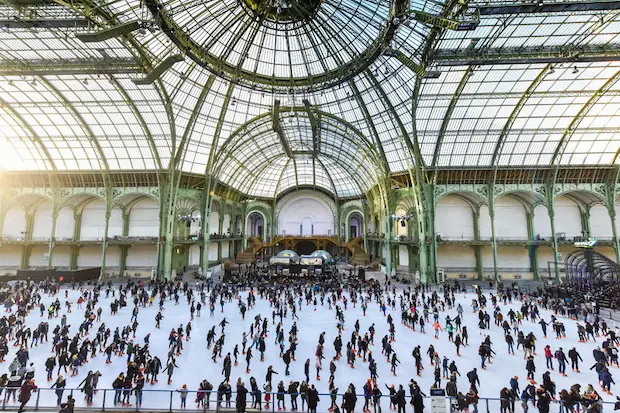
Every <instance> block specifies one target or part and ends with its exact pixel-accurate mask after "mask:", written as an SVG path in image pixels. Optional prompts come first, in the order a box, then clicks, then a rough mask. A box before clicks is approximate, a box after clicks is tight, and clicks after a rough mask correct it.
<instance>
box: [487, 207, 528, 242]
mask: <svg viewBox="0 0 620 413" xmlns="http://www.w3.org/2000/svg"><path fill="white" fill-rule="evenodd" d="M495 236H496V237H497V238H510V239H519V238H524V239H527V238H528V233H527V216H526V214H525V208H523V205H522V204H521V203H520V202H519V201H517V200H516V199H514V198H512V197H510V196H503V197H501V198H499V199H498V200H496V201H495Z"/></svg>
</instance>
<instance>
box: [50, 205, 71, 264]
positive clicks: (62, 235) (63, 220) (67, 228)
mask: <svg viewBox="0 0 620 413" xmlns="http://www.w3.org/2000/svg"><path fill="white" fill-rule="evenodd" d="M73 229H74V219H73V210H72V209H71V208H62V209H61V210H60V211H58V217H57V218H56V232H55V235H54V237H55V238H56V239H73ZM54 254H56V252H54ZM54 265H56V258H54ZM67 265H68V264H67Z"/></svg>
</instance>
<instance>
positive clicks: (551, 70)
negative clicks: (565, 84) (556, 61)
mask: <svg viewBox="0 0 620 413" xmlns="http://www.w3.org/2000/svg"><path fill="white" fill-rule="evenodd" d="M554 73H555V69H554V68H553V66H551V67H550V68H549V74H550V75H552V74H554Z"/></svg>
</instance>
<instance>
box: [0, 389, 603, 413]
mask: <svg viewBox="0 0 620 413" xmlns="http://www.w3.org/2000/svg"><path fill="white" fill-rule="evenodd" d="M231 385H234V383H233V384H231ZM0 391H1V393H0V397H1V401H2V410H9V411H10V410H17V409H18V408H19V406H20V404H21V403H20V402H19V401H18V399H19V393H20V388H19V387H16V388H6V387H5V388H1V389H0ZM382 391H384V392H386V393H387V389H383V390H382ZM406 391H407V394H408V393H409V392H408V389H407V388H406ZM69 395H71V396H72V397H73V398H74V400H75V406H74V408H75V410H83V411H84V410H88V411H106V410H110V411H153V412H180V411H194V412H200V411H202V412H220V411H222V412H229V411H235V410H236V392H235V391H233V392H230V393H228V395H229V397H227V394H226V393H220V394H218V392H217V391H216V390H211V391H202V390H200V391H196V390H187V391H186V390H184V389H183V390H182V389H173V390H150V389H142V390H141V391H136V389H131V390H124V389H98V390H96V391H95V392H94V394H93V395H92V400H91V401H90V402H89V401H87V399H86V395H85V394H84V392H83V391H82V389H69V388H65V389H51V388H39V389H37V391H36V392H33V393H32V395H31V397H30V400H29V401H28V403H26V405H25V409H26V410H29V411H32V410H34V411H50V410H54V411H56V410H58V409H59V407H58V406H59V404H58V403H57V402H58V401H59V400H60V402H62V403H64V402H66V401H67V398H68V396H69ZM267 395H269V399H270V400H269V401H267V397H266V396H267ZM278 395H280V394H279V393H277V392H269V393H268V392H264V391H263V392H261V394H260V400H259V402H258V404H259V405H260V406H261V408H260V409H261V410H262V411H265V412H275V411H276V410H277V411H279V412H292V411H302V405H303V406H304V408H305V409H306V410H307V408H308V405H307V402H305V401H304V402H303V404H302V397H301V394H299V397H297V406H298V407H297V409H296V410H292V407H293V406H292V405H291V396H290V395H289V394H284V403H283V406H284V407H283V408H282V409H280V408H279V405H278V400H277V399H278ZM183 396H184V397H183ZM356 396H357V402H356V405H355V408H356V409H359V408H361V407H362V406H364V405H365V397H364V395H363V394H356ZM183 398H185V406H184V405H183ZM199 399H200V400H201V402H200V403H198V400H199ZM410 399H411V398H410V397H409V396H408V395H407V397H406V407H405V409H406V410H407V411H411V410H412V407H411V404H410ZM431 399H434V400H432V401H433V405H436V404H437V402H439V403H440V404H441V403H442V402H443V403H445V406H446V412H461V411H464V410H459V409H458V403H457V400H456V399H455V398H452V397H447V396H445V397H444V396H441V397H432V398H431V397H428V396H426V397H423V401H424V406H425V408H424V411H430V406H431ZM442 399H443V400H442ZM342 400H343V394H342V393H339V394H337V395H336V402H335V403H336V404H337V405H338V406H341V405H342ZM372 401H373V399H372V398H370V403H369V407H368V408H369V409H370V410H371V411H373V412H374V411H375V410H374V404H373V403H372ZM501 402H502V399H500V398H480V399H478V402H477V403H476V405H475V406H474V405H473V404H470V405H469V406H468V409H469V411H470V412H473V411H475V410H477V411H478V412H479V413H496V412H499V411H500V410H501ZM331 403H332V397H331V395H330V394H327V393H319V403H318V406H317V412H319V413H327V412H328V411H329V410H328V409H329V408H330V406H331ZM379 403H380V407H381V409H377V410H376V411H377V412H379V411H380V410H381V411H389V410H385V409H388V408H390V407H391V404H390V403H391V400H390V396H389V394H383V395H382V396H381V397H380V400H379ZM599 403H601V405H603V411H613V409H614V403H613V402H599ZM253 406H254V395H252V393H251V392H250V391H249V389H248V394H247V397H246V410H247V411H259V409H258V408H253ZM515 406H516V407H517V409H515V411H522V410H524V409H523V401H521V400H516V401H515ZM561 408H563V409H561ZM554 409H555V410H554ZM528 411H529V412H530V413H534V412H538V408H537V407H535V406H534V405H533V404H532V403H531V402H529V403H528ZM551 411H560V412H562V411H566V412H568V411H569V409H568V408H566V407H564V406H563V403H562V402H561V401H559V400H552V402H551Z"/></svg>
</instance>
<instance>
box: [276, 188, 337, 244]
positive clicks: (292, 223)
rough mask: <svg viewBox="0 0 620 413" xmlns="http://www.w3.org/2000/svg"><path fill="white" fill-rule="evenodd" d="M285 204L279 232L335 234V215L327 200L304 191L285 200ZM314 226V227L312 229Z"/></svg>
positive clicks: (281, 213) (291, 233)
mask: <svg viewBox="0 0 620 413" xmlns="http://www.w3.org/2000/svg"><path fill="white" fill-rule="evenodd" d="M282 202H284V206H283V207H282V209H281V210H280V214H279V216H278V232H279V233H280V234H282V233H283V231H286V235H300V234H301V233H302V232H301V231H300V224H301V225H302V226H303V233H304V234H303V235H310V234H311V233H314V234H316V235H326V234H332V235H333V234H334V216H333V214H332V210H331V209H330V207H329V206H328V205H327V204H326V203H325V201H324V200H323V199H321V198H318V197H313V196H312V195H311V194H309V193H308V192H306V191H304V192H303V193H300V194H294V195H293V196H292V197H289V198H286V199H285V200H283V201H282ZM312 227H313V228H314V229H312Z"/></svg>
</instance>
